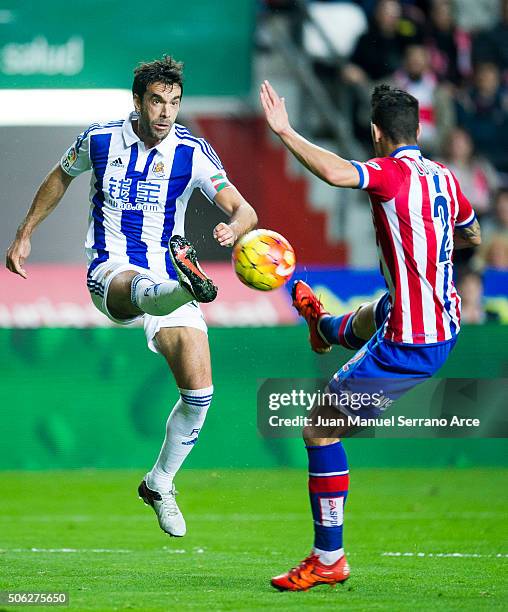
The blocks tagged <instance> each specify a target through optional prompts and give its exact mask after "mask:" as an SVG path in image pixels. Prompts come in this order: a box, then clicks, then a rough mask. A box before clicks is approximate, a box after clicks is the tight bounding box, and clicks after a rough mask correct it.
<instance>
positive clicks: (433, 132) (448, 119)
mask: <svg viewBox="0 0 508 612" xmlns="http://www.w3.org/2000/svg"><path fill="white" fill-rule="evenodd" d="M393 82H394V84H395V86H396V87H399V88H400V89H404V90H405V91H407V92H409V93H410V94H411V95H413V96H414V97H415V98H416V99H417V100H418V102H419V103H420V124H421V128H422V132H421V135H420V140H419V142H420V146H421V147H422V149H423V150H424V151H426V152H429V153H435V152H436V151H437V150H438V149H439V146H440V144H441V142H442V141H443V140H444V138H445V137H446V134H447V133H448V132H449V130H450V128H451V126H452V124H453V105H452V100H451V97H450V95H449V93H448V89H447V88H445V87H443V86H440V85H439V83H438V80H437V77H436V75H435V74H434V73H433V72H432V70H431V69H430V64H429V56H428V53H427V50H426V49H425V47H422V46H421V45H411V46H409V47H407V49H406V52H405V56H404V64H403V67H402V69H400V70H398V71H397V72H396V73H395V75H394V78H393Z"/></svg>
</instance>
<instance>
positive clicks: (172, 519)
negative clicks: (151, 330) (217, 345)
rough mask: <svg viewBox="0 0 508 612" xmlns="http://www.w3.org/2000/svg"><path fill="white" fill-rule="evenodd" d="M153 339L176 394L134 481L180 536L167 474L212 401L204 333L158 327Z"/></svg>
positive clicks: (183, 453) (190, 443) (187, 450)
mask: <svg viewBox="0 0 508 612" xmlns="http://www.w3.org/2000/svg"><path fill="white" fill-rule="evenodd" d="M155 340H156V342H157V348H158V349H159V351H160V352H161V353H162V355H164V357H165V358H166V361H167V362H168V365H169V367H170V368H171V371H172V372H173V375H174V377H175V380H176V384H177V386H178V388H179V392H180V398H179V399H178V401H177V402H176V404H175V406H174V408H173V410H172V411H171V414H170V415H169V418H168V420H167V423H166V436H165V438H164V442H163V444H162V448H161V451H160V453H159V457H158V459H157V461H156V463H155V465H154V466H153V468H152V470H151V471H150V472H148V474H147V475H146V476H145V479H144V480H143V482H142V483H141V484H140V486H139V495H140V497H141V498H142V499H143V500H144V501H145V503H147V504H149V505H151V506H152V507H153V509H154V511H155V513H156V515H157V518H158V521H159V525H160V527H161V529H162V530H163V531H165V532H166V533H168V534H169V535H172V536H183V535H185V532H186V526H185V520H184V518H183V516H182V513H181V512H180V510H179V508H178V506H177V504H176V501H175V487H174V484H173V479H174V477H175V474H176V473H177V472H178V470H179V469H180V467H181V465H182V464H183V462H184V461H185V458H186V457H187V456H188V454H189V453H190V452H191V450H192V449H193V447H194V445H195V443H196V442H197V439H198V435H199V432H200V430H201V427H202V426H203V423H204V420H205V417H206V413H207V410H208V408H209V406H210V403H211V401H212V395H213V386H212V372H211V363H210V350H209V346H208V337H207V335H206V333H205V332H203V331H201V330H199V329H194V328H192V327H163V328H161V329H160V331H159V332H158V333H157V334H156V336H155Z"/></svg>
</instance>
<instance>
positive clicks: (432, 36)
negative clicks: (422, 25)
mask: <svg viewBox="0 0 508 612" xmlns="http://www.w3.org/2000/svg"><path fill="white" fill-rule="evenodd" d="M425 46H426V47H427V49H428V51H429V57H430V66H431V68H432V70H433V71H434V72H435V74H436V75H437V77H438V78H439V80H440V81H450V82H451V83H454V84H456V85H457V84H459V82H460V80H461V77H462V75H464V74H467V73H468V72H469V71H470V63H471V61H470V40H469V37H468V36H467V35H466V34H465V32H461V31H460V30H459V29H458V28H457V27H456V25H455V23H454V20H453V12H452V5H451V2H450V1H449V0H434V2H433V3H432V7H431V10H430V19H429V21H428V23H427V28H426V36H425ZM459 50H460V54H459ZM459 58H460V61H459Z"/></svg>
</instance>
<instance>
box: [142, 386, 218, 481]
mask: <svg viewBox="0 0 508 612" xmlns="http://www.w3.org/2000/svg"><path fill="white" fill-rule="evenodd" d="M212 395H213V386H212V387H206V388H205V389H180V399H179V400H178V401H177V402H176V404H175V407H174V408H173V410H172V412H171V414H170V415H169V418H168V420H167V423H166V437H165V438H164V443H163V445H162V448H161V452H160V453H159V458H158V459H157V462H156V463H155V465H154V466H153V468H152V470H151V471H150V472H149V473H148V474H147V477H146V484H147V485H148V488H149V489H152V490H155V491H162V492H165V491H170V490H171V487H172V486H173V478H174V477H175V474H176V473H177V472H178V470H179V469H180V466H181V465H182V463H183V462H184V460H185V458H186V457H187V455H188V454H189V453H190V452H191V450H192V449H193V447H194V444H195V443H196V441H197V439H198V435H199V432H200V430H201V427H202V426H203V423H204V421H205V417H206V412H207V410H208V407H209V406H210V404H211V402H212Z"/></svg>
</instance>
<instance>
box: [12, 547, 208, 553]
mask: <svg viewBox="0 0 508 612" xmlns="http://www.w3.org/2000/svg"><path fill="white" fill-rule="evenodd" d="M156 550H162V551H163V552H164V553H168V554H173V555H182V554H186V553H192V554H203V553H204V552H205V549H204V548H201V547H199V546H195V547H194V548H193V549H192V550H185V549H184V548H170V547H169V546H163V547H162V549H156ZM134 552H137V553H139V552H146V551H139V550H138V551H134V550H128V549H126V548H0V553H94V554H102V553H108V554H116V553H124V554H125V553H134Z"/></svg>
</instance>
